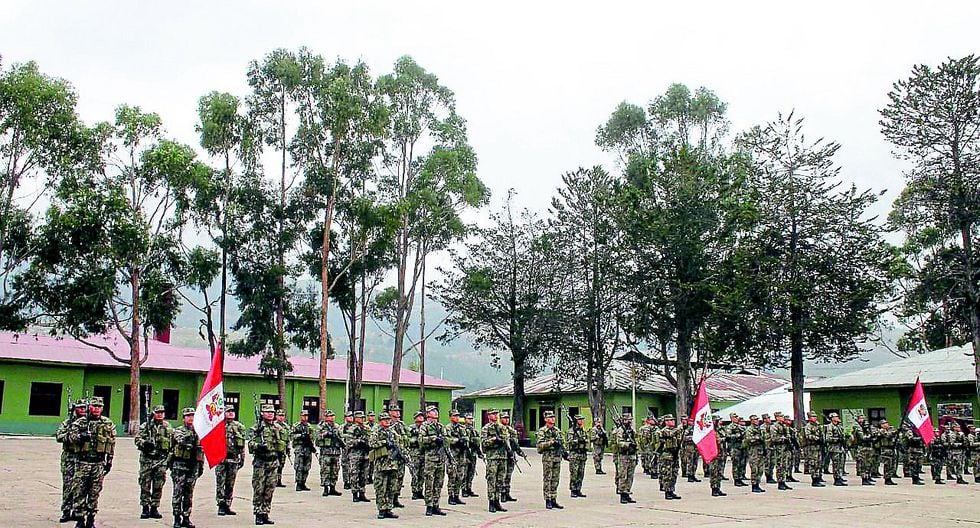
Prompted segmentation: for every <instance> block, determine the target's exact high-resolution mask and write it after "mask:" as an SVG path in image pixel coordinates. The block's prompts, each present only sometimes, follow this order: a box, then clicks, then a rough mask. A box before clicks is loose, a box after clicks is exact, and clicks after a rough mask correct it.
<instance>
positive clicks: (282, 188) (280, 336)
mask: <svg viewBox="0 0 980 528" xmlns="http://www.w3.org/2000/svg"><path fill="white" fill-rule="evenodd" d="M279 125H280V129H279V133H280V138H282V145H281V147H282V166H281V167H282V172H281V173H280V179H279V225H278V233H277V234H278V243H279V255H277V257H278V264H279V276H278V277H276V286H278V287H279V288H278V291H279V295H280V297H279V299H278V302H277V305H276V338H277V339H276V343H275V345H273V354H275V356H276V360H277V361H278V362H279V365H280V366H279V368H278V369H276V381H277V382H278V385H279V408H280V409H283V410H286V369H285V367H284V365H285V363H286V344H285V343H286V298H285V294H284V292H285V286H286V278H285V275H284V274H285V273H286V271H285V270H286V248H285V247H284V246H283V244H282V237H283V233H284V232H285V230H286V229H285V228H286V226H285V221H286V220H285V216H286V89H285V88H283V89H282V99H281V103H280V106H279Z"/></svg>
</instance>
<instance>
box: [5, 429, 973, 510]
mask: <svg viewBox="0 0 980 528" xmlns="http://www.w3.org/2000/svg"><path fill="white" fill-rule="evenodd" d="M528 451H529V453H528V454H529V455H530V458H531V466H532V467H530V468H528V467H527V466H526V464H525V463H524V462H523V461H522V462H521V466H522V469H523V471H524V473H517V474H515V476H514V488H513V494H514V496H515V497H517V499H518V502H516V503H513V502H512V503H506V504H505V506H506V507H507V508H508V510H509V511H508V512H506V513H497V514H491V513H488V512H487V510H486V506H487V504H486V481H485V480H484V479H483V478H482V475H483V467H482V463H481V465H480V467H479V470H478V471H479V476H477V481H476V489H475V491H476V493H478V494H479V495H480V497H478V498H470V499H465V500H466V501H467V504H466V505H465V506H448V505H446V504H445V498H444V499H443V509H444V510H445V511H447V512H448V513H449V515H448V516H447V517H442V518H438V517H425V515H424V511H425V507H424V505H423V504H422V502H421V501H409V500H405V499H406V497H403V498H402V499H403V502H406V503H407V508H405V509H401V510H396V512H397V513H398V514H399V515H400V516H401V518H400V519H397V520H385V521H380V520H377V519H376V518H375V515H376V514H377V510H376V509H375V507H374V504H373V503H372V504H366V503H359V504H352V503H351V501H350V494H349V493H347V492H346V491H345V492H344V496H343V497H330V498H327V497H321V496H320V493H319V489H318V487H317V486H316V485H317V484H318V483H319V474H318V471H317V469H316V468H314V469H313V470H312V473H311V475H310V480H309V482H308V484H309V485H310V487H311V488H313V489H314V491H312V492H296V491H293V485H294V483H293V478H292V477H293V470H292V468H291V467H288V468H286V470H285V473H284V481H285V482H286V483H287V484H288V485H289V487H287V488H279V489H278V490H276V495H275V500H274V503H273V509H272V515H271V516H270V517H271V518H272V520H274V521H276V525H277V526H324V525H327V526H331V525H343V526H355V525H374V526H392V525H398V526H403V527H413V526H423V525H424V526H428V527H432V526H438V527H456V526H480V527H490V526H498V527H500V528H509V527H517V526H547V527H549V528H558V527H564V526H568V527H583V526H601V527H605V528H613V527H617V526H691V525H695V524H697V525H700V526H710V527H729V526H779V527H781V528H788V527H792V526H820V527H824V528H829V527H835V526H841V527H848V528H853V527H857V526H877V527H882V526H888V527H895V526H916V527H926V526H980V485H977V484H971V485H967V486H962V485H955V484H946V485H942V486H936V485H933V484H932V483H931V481H928V482H929V484H927V485H925V486H915V487H913V486H912V485H911V483H910V481H909V480H901V481H900V482H901V484H900V485H899V486H894V487H892V486H889V487H885V486H883V485H882V484H881V480H879V484H878V485H877V486H874V487H862V486H859V485H858V486H854V485H851V486H849V487H847V488H834V487H826V488H811V487H810V486H809V485H808V484H804V483H799V484H794V485H793V486H794V487H795V489H794V490H792V491H784V492H780V491H777V490H776V489H775V488H776V486H775V485H772V486H768V489H769V491H768V492H767V493H764V494H752V493H750V492H749V491H748V488H735V487H733V486H731V485H730V482H726V483H725V491H727V492H728V494H729V495H728V497H718V498H712V497H711V495H710V489H709V487H708V483H707V480H705V481H704V482H702V483H688V482H686V481H684V482H680V483H679V484H678V493H679V494H680V495H681V496H683V500H680V501H670V502H667V501H665V500H664V498H663V494H662V493H660V492H659V491H658V488H657V481H655V480H651V479H649V478H646V477H643V476H642V474H641V473H639V472H637V479H636V482H635V484H634V487H633V491H634V493H633V497H634V498H635V499H636V500H637V501H638V502H637V504H632V505H621V504H619V500H618V497H617V495H616V494H615V493H614V491H615V487H614V482H613V475H612V469H613V464H612V461H611V459H609V458H608V457H607V460H606V464H605V465H606V467H605V469H606V470H607V472H608V474H606V475H594V474H593V472H592V469H591V463H590V467H589V469H588V470H587V472H586V480H585V488H584V492H585V493H586V494H587V495H588V498H585V499H571V498H568V480H567V468H566V469H565V473H564V474H563V475H562V485H561V487H560V488H559V501H560V503H561V504H562V505H563V506H565V509H564V510H546V509H545V508H544V504H543V501H542V499H541V466H540V464H539V459H538V457H537V456H536V455H534V454H532V453H530V451H532V450H528ZM59 455H60V446H59V445H58V444H57V443H55V442H54V440H53V439H50V438H23V437H0V527H25V528H31V527H41V526H44V527H50V526H72V525H71V524H68V525H58V523H57V519H58V516H59V515H60V512H59V511H58V508H59V505H60V502H61V477H60V474H59V470H58V458H59ZM849 471H850V472H851V475H852V479H851V481H852V483H853V482H854V481H855V480H857V482H858V483H859V482H860V479H855V478H853V467H851V468H850V469H849ZM927 471H928V469H927ZM136 473H137V453H136V450H135V448H134V447H133V443H132V440H131V439H128V438H126V439H120V440H119V443H118V446H117V455H116V460H115V462H114V464H113V469H112V473H111V474H110V475H109V476H108V477H107V478H106V481H105V492H104V493H103V494H102V499H101V501H100V504H99V506H100V509H101V511H100V513H99V516H98V519H97V522H96V525H97V526H100V527H141V526H145V527H147V528H152V527H160V526H170V525H171V524H172V523H173V517H172V516H171V514H170V512H171V508H170V499H171V487H170V483H169V481H168V483H167V487H166V489H165V490H164V498H163V501H162V504H161V508H160V510H161V512H162V513H163V515H164V518H163V519H158V520H143V521H141V520H139V518H138V516H139V510H140V508H139V500H138V498H139V488H138V487H137V484H136ZM406 480H407V479H406ZM968 480H970V482H972V481H973V479H972V476H971V477H969V478H968ZM405 494H406V495H409V496H410V491H409V490H408V488H407V487H406V490H405ZM251 495H252V489H251V469H250V465H249V464H246V465H245V467H244V468H243V469H242V471H241V472H240V473H239V477H238V484H237V486H236V494H235V496H236V499H235V503H234V505H233V508H234V509H235V510H236V511H237V512H238V513H239V515H238V516H236V517H218V516H217V515H216V513H215V512H216V508H215V504H214V473H213V472H211V471H205V473H204V476H203V477H202V478H201V479H200V480H199V481H198V485H197V489H196V492H195V501H194V503H195V504H194V505H195V508H194V513H193V515H192V520H193V521H194V523H195V524H196V525H197V526H200V527H202V528H204V527H230V526H253V520H254V519H253V517H252V515H251V502H250V500H251ZM367 495H368V498H372V499H373V494H372V491H371V489H370V488H368V492H367ZM444 497H445V495H444Z"/></svg>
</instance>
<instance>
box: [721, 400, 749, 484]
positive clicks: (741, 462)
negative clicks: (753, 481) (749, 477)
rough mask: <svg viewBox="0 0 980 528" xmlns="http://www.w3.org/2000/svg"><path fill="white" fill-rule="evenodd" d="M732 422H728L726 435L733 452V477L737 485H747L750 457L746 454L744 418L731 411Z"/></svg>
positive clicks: (729, 447)
mask: <svg viewBox="0 0 980 528" xmlns="http://www.w3.org/2000/svg"><path fill="white" fill-rule="evenodd" d="M728 416H729V418H730V419H731V423H730V424H728V431H727V433H726V435H725V436H726V437H727V439H728V450H729V451H730V452H731V454H732V479H733V480H734V481H735V486H736V487H742V486H746V484H745V465H746V463H747V462H748V459H747V458H746V456H745V447H744V446H743V445H742V441H743V440H744V439H745V427H744V426H743V425H742V419H741V418H739V416H738V415H737V414H735V413H730V414H729V415H728Z"/></svg>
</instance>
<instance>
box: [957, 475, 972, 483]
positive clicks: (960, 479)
mask: <svg viewBox="0 0 980 528" xmlns="http://www.w3.org/2000/svg"><path fill="white" fill-rule="evenodd" d="M956 483H957V484H969V482H967V481H966V480H964V479H963V477H957V478H956Z"/></svg>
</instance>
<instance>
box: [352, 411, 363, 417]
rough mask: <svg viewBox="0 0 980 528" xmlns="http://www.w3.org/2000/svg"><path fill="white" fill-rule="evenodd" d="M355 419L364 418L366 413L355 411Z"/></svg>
mask: <svg viewBox="0 0 980 528" xmlns="http://www.w3.org/2000/svg"><path fill="white" fill-rule="evenodd" d="M354 418H364V411H354Z"/></svg>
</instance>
